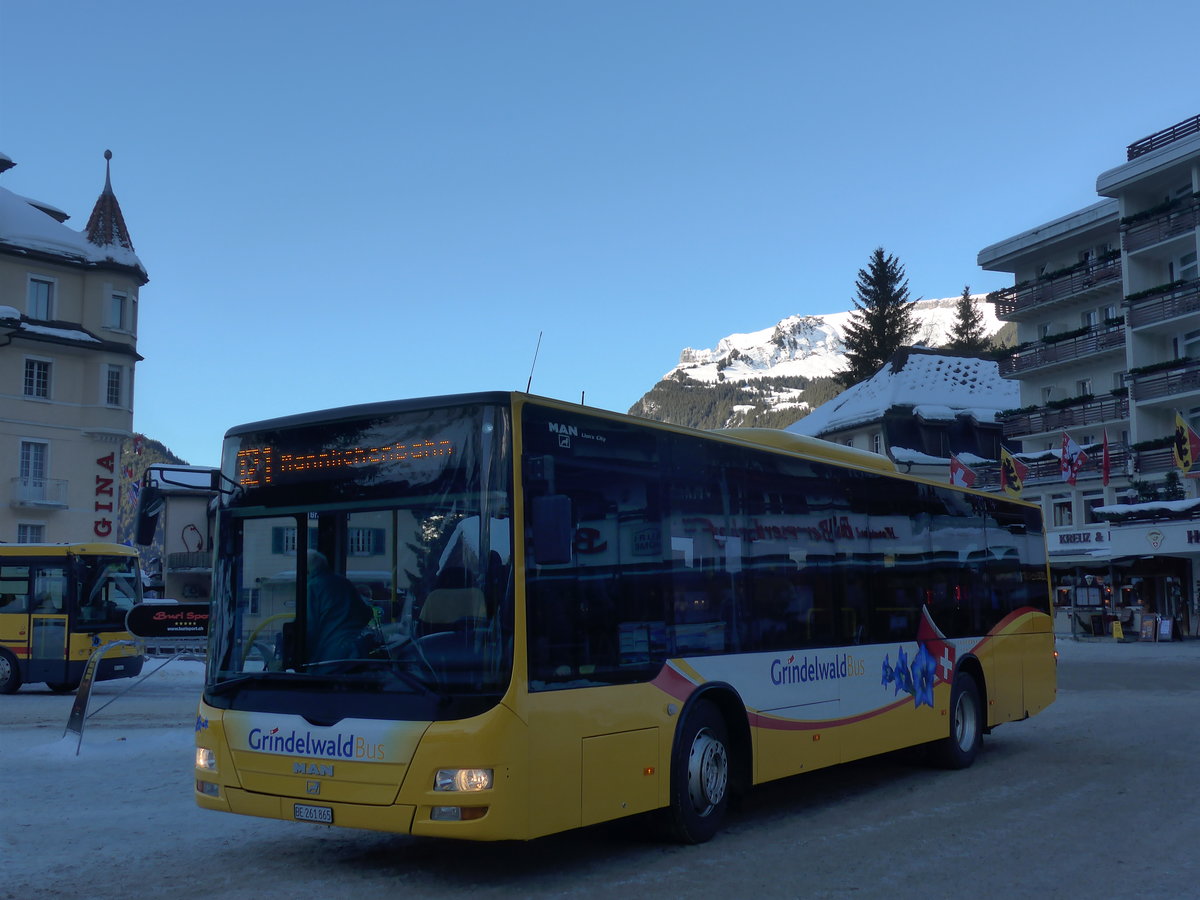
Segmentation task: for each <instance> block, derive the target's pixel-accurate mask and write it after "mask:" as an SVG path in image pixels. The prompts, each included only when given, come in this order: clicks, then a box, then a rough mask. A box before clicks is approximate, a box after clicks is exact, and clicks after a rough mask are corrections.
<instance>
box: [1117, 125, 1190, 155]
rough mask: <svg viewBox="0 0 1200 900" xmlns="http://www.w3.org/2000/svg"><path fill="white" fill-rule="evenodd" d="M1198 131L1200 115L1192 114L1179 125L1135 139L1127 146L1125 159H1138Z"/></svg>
mask: <svg viewBox="0 0 1200 900" xmlns="http://www.w3.org/2000/svg"><path fill="white" fill-rule="evenodd" d="M1198 131H1200V116H1192V117H1191V118H1190V119H1184V120H1183V121H1182V122H1180V123H1179V124H1177V125H1172V126H1171V127H1170V128H1164V129H1163V130H1162V131H1156V132H1155V133H1154V134H1152V135H1150V136H1149V137H1144V138H1142V139H1141V140H1140V141H1134V142H1133V143H1132V144H1130V145H1129V146H1128V147H1126V148H1125V160H1126V162H1128V161H1129V160H1131V159H1137V158H1138V157H1139V156H1142V155H1143V154H1146V153H1149V152H1150V151H1151V150H1157V149H1158V148H1159V147H1165V146H1166V145H1167V144H1170V143H1173V142H1174V141H1177V140H1179V139H1180V138H1184V137H1187V136H1188V135H1189V134H1195V133H1196V132H1198Z"/></svg>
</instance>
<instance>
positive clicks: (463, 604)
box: [418, 588, 487, 634]
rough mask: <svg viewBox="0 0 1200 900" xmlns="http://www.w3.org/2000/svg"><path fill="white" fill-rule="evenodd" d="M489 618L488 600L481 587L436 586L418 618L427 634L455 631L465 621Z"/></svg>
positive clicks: (471, 622) (474, 621)
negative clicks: (485, 598)
mask: <svg viewBox="0 0 1200 900" xmlns="http://www.w3.org/2000/svg"><path fill="white" fill-rule="evenodd" d="M486 618H487V601H485V600H484V597H483V591H481V590H480V589H479V588H435V589H434V590H432V591H430V592H429V596H427V597H426V598H425V603H424V605H423V606H422V607H421V612H420V614H419V616H418V620H419V621H420V623H421V626H422V628H421V630H422V631H423V632H425V633H426V634H428V633H430V632H433V631H453V630H457V627H458V626H461V625H462V624H464V623H470V624H475V623H477V622H479V621H482V620H483V619H486Z"/></svg>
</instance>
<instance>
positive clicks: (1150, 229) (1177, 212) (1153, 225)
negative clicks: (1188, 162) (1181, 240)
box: [1121, 197, 1200, 253]
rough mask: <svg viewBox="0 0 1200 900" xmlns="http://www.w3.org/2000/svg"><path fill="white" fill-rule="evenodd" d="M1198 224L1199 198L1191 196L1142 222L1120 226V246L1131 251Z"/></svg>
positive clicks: (1183, 232)
mask: <svg viewBox="0 0 1200 900" xmlns="http://www.w3.org/2000/svg"><path fill="white" fill-rule="evenodd" d="M1198 225H1200V200H1198V199H1196V198H1195V197H1192V198H1189V199H1187V200H1184V201H1182V202H1180V203H1179V205H1178V206H1175V207H1173V208H1172V209H1169V210H1167V211H1166V212H1164V213H1162V214H1161V215H1157V216H1154V217H1152V218H1150V219H1147V220H1146V221H1144V222H1138V223H1137V224H1134V225H1123V226H1121V246H1122V247H1123V248H1124V250H1125V252H1126V253H1133V252H1135V251H1137V250H1144V249H1145V248H1146V247H1152V246H1154V245H1155V244H1161V243H1162V242H1163V241H1168V240H1170V239H1171V238H1173V237H1178V236H1179V235H1181V234H1186V233H1187V232H1189V231H1194V230H1195V229H1196V227H1197V226H1198Z"/></svg>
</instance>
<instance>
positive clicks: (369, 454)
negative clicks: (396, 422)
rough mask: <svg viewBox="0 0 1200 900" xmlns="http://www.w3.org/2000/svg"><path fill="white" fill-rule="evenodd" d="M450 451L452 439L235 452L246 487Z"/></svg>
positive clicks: (425, 457)
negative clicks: (302, 450)
mask: <svg viewBox="0 0 1200 900" xmlns="http://www.w3.org/2000/svg"><path fill="white" fill-rule="evenodd" d="M452 453H454V445H453V443H452V442H451V441H417V442H415V443H411V444H400V443H396V444H388V445H387V446H385V447H352V448H350V449H348V450H322V451H321V452H319V453H305V454H300V453H279V454H278V455H277V454H276V452H275V450H274V449H273V448H271V447H247V448H246V449H244V450H239V451H238V454H237V469H238V472H237V480H238V484H241V485H244V486H247V487H262V486H263V485H268V484H270V483H271V482H272V480H274V479H275V478H277V477H280V476H283V475H290V474H302V473H311V472H320V471H328V470H331V469H346V468H354V467H356V466H368V465H378V464H380V463H395V462H412V461H416V460H421V459H430V458H432V457H435V456H450V455H451V454H452ZM277 456H278V458H276V457H277Z"/></svg>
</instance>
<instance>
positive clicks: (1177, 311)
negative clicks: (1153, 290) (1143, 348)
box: [1126, 279, 1200, 328]
mask: <svg viewBox="0 0 1200 900" xmlns="http://www.w3.org/2000/svg"><path fill="white" fill-rule="evenodd" d="M1195 312H1200V279H1195V280H1193V281H1188V282H1185V283H1184V284H1181V285H1178V286H1177V287H1174V288H1170V289H1166V290H1164V291H1163V292H1162V293H1159V294H1155V295H1154V296H1152V297H1143V298H1140V299H1138V300H1135V301H1132V302H1131V303H1130V304H1129V314H1128V316H1127V317H1126V318H1127V320H1128V322H1129V327H1130V328H1142V327H1145V326H1146V325H1156V324H1158V323H1159V322H1165V321H1167V320H1168V319H1174V318H1175V317H1177V316H1186V315H1190V314H1191V313H1195Z"/></svg>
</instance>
